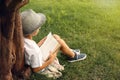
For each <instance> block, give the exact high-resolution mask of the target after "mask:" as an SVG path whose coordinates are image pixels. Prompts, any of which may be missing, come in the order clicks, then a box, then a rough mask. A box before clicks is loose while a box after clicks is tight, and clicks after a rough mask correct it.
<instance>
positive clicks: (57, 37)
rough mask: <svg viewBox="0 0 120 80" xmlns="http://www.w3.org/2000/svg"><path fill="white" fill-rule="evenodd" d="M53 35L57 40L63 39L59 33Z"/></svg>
mask: <svg viewBox="0 0 120 80" xmlns="http://www.w3.org/2000/svg"><path fill="white" fill-rule="evenodd" d="M53 36H54V37H55V39H57V40H59V39H61V38H60V36H59V35H57V34H53Z"/></svg>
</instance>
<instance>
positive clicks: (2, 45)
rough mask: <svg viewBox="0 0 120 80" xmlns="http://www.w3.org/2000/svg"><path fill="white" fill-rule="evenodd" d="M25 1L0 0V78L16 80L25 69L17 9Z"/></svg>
mask: <svg viewBox="0 0 120 80" xmlns="http://www.w3.org/2000/svg"><path fill="white" fill-rule="evenodd" d="M27 3H28V0H24V1H23V0H0V80H13V79H14V78H16V79H17V80H18V79H20V78H21V76H20V75H21V74H22V72H23V70H24V69H25V68H24V52H23V51H24V49H23V46H24V45H23V32H22V26H21V19H20V14H19V9H20V8H21V7H22V6H24V5H25V4H27ZM25 70H26V69H25ZM29 72H30V71H29ZM13 77H14V78H13Z"/></svg>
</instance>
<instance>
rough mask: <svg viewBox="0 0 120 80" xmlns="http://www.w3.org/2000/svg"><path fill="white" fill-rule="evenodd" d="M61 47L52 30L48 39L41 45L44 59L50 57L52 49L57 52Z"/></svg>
mask: <svg viewBox="0 0 120 80" xmlns="http://www.w3.org/2000/svg"><path fill="white" fill-rule="evenodd" d="M59 47H60V44H59V43H58V41H57V40H56V39H55V38H54V37H53V35H52V33H51V32H50V33H49V34H48V35H47V39H46V40H45V42H44V43H43V44H42V45H41V46H40V49H41V51H42V55H43V60H46V59H48V57H49V55H50V51H52V52H55V51H56V50H57V49H58V48H59Z"/></svg>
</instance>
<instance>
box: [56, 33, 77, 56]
mask: <svg viewBox="0 0 120 80" xmlns="http://www.w3.org/2000/svg"><path fill="white" fill-rule="evenodd" d="M54 37H55V38H56V39H57V41H58V42H59V43H60V44H61V48H60V50H61V51H62V52H63V53H64V54H65V55H67V56H69V57H71V58H73V57H74V56H75V54H74V52H73V51H72V50H71V49H70V48H69V46H68V45H67V44H66V43H65V41H64V40H63V39H61V38H60V37H59V36H58V35H56V34H54Z"/></svg>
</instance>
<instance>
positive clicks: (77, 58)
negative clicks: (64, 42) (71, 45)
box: [68, 51, 87, 62]
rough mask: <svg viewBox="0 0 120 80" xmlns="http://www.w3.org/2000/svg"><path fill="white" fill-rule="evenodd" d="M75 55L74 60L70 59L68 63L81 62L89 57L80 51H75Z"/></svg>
mask: <svg viewBox="0 0 120 80" xmlns="http://www.w3.org/2000/svg"><path fill="white" fill-rule="evenodd" d="M73 52H74V53H75V57H74V58H69V60H68V62H76V61H80V60H84V59H86V57H87V55H86V54H84V53H80V52H79V51H73Z"/></svg>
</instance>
